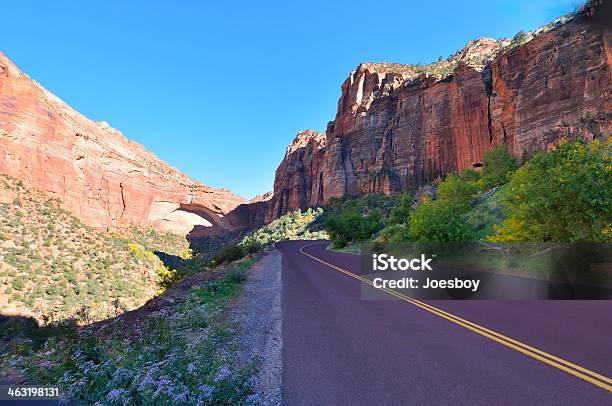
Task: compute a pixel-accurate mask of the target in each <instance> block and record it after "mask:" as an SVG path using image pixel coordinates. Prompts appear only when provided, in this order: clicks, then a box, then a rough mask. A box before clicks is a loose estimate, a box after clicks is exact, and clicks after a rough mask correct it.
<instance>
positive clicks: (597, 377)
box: [299, 243, 612, 392]
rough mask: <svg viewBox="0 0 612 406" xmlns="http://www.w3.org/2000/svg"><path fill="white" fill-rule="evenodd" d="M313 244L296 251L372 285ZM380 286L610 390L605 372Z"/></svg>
mask: <svg viewBox="0 0 612 406" xmlns="http://www.w3.org/2000/svg"><path fill="white" fill-rule="evenodd" d="M314 244H316V243H312V244H307V245H304V246H302V247H301V248H300V250H299V251H300V253H301V254H303V255H306V256H307V257H310V258H312V259H314V260H315V261H318V262H320V263H322V264H323V265H326V266H328V267H330V268H332V269H334V270H336V271H339V272H342V273H343V274H345V275H347V276H350V277H352V278H354V279H357V280H359V281H361V282H364V283H366V284H368V285H370V286H374V284H373V283H372V282H371V281H370V280H368V279H366V278H364V277H362V276H360V275H357V274H354V273H352V272H349V271H347V270H346V269H343V268H340V267H339V266H336V265H333V264H330V263H329V262H326V261H324V260H322V259H321V258H318V257H316V256H314V255H311V254H309V253H307V252H304V248H306V247H309V246H311V245H314ZM379 289H381V290H383V291H385V292H386V293H387V294H389V295H391V296H394V297H397V298H398V299H400V300H403V301H405V302H408V303H410V304H412V305H414V306H417V307H419V308H421V309H423V310H426V311H428V312H430V313H433V314H435V315H436V316H438V317H441V318H443V319H446V320H448V321H450V322H452V323H455V324H457V325H459V326H461V327H464V328H466V329H468V330H470V331H473V332H475V333H477V334H480V335H481V336H484V337H487V338H489V339H491V340H493V341H495V342H497V343H499V344H502V345H504V346H506V347H509V348H512V349H513V350H516V351H518V352H520V353H522V354H525V355H527V356H529V357H532V358H535V359H537V360H539V361H542V362H544V363H546V364H548V365H551V366H553V367H555V368H558V369H560V370H562V371H564V372H567V373H568V374H571V375H574V376H576V377H578V378H580V379H583V380H585V381H587V382H589V383H591V384H593V385H596V386H598V387H600V388H603V389H605V390H607V391H609V392H612V379H610V378H608V377H607V376H604V375H601V374H598V373H596V372H593V371H591V370H589V369H586V368H584V367H581V366H580V365H576V364H574V363H572V362H569V361H567V360H564V359H562V358H559V357H557V356H555V355H552V354H549V353H547V352H545V351H542V350H539V349H537V348H534V347H532V346H530V345H527V344H525V343H522V342H520V341H517V340H515V339H513V338H510V337H507V336H505V335H503V334H501V333H498V332H496V331H494V330H490V329H488V328H486V327H483V326H481V325H479V324H476V323H472V322H471V321H469V320H465V319H463V318H461V317H459V316H456V315H454V314H452V313H448V312H446V311H444V310H442V309H439V308H437V307H434V306H432V305H430V304H427V303H425V302H421V301H420V300H416V299H414V298H411V297H409V296H406V295H404V294H402V293H399V292H396V291H395V290H393V289H388V288H379Z"/></svg>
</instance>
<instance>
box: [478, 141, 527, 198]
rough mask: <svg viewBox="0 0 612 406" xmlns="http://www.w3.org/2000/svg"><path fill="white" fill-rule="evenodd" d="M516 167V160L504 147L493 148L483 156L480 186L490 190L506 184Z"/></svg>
mask: <svg viewBox="0 0 612 406" xmlns="http://www.w3.org/2000/svg"><path fill="white" fill-rule="evenodd" d="M517 167H518V165H517V162H516V159H515V158H514V157H513V156H512V154H510V152H508V148H506V146H505V145H500V146H498V147H495V148H493V149H492V150H490V151H488V152H487V153H485V155H484V166H483V168H482V185H483V186H484V187H486V188H492V187H493V186H497V185H501V184H504V183H506V182H508V181H509V180H510V177H511V176H512V173H513V172H514V171H515V170H516V169H517Z"/></svg>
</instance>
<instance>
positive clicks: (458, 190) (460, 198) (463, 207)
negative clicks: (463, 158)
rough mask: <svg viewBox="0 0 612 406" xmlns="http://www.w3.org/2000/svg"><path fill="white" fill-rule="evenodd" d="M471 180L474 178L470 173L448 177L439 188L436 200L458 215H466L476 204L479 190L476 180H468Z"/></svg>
mask: <svg viewBox="0 0 612 406" xmlns="http://www.w3.org/2000/svg"><path fill="white" fill-rule="evenodd" d="M470 178H473V175H472V174H471V173H470V172H465V173H464V172H461V174H450V175H448V176H447V177H446V179H445V180H444V182H442V183H440V185H439V186H438V194H437V196H436V200H437V201H443V202H446V203H447V204H448V205H450V206H452V207H454V208H455V209H456V210H457V212H458V213H465V212H466V211H467V210H469V209H470V207H471V206H472V203H474V200H475V199H476V193H477V192H478V190H479V188H478V185H477V184H476V182H475V181H474V180H466V179H470Z"/></svg>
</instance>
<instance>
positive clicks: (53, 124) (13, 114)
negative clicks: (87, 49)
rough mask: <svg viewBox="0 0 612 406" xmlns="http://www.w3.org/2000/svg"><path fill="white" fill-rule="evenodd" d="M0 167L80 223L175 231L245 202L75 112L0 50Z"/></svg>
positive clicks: (215, 220) (211, 221)
mask: <svg viewBox="0 0 612 406" xmlns="http://www.w3.org/2000/svg"><path fill="white" fill-rule="evenodd" d="M0 172H1V173H4V174H7V175H10V176H12V177H14V178H17V179H19V180H22V181H24V182H25V183H27V184H28V185H30V186H32V187H34V188H36V189H39V190H42V191H45V192H47V193H48V194H49V195H50V196H52V197H55V198H57V199H59V200H60V201H61V203H62V205H63V206H64V208H66V209H67V210H69V211H71V212H72V213H74V214H75V215H76V216H77V217H79V218H80V219H81V220H82V221H83V222H84V223H86V224H89V225H92V226H96V227H106V228H116V227H122V226H126V225H136V226H146V227H155V228H157V229H161V230H168V231H174V232H180V233H187V232H189V231H191V229H192V228H193V227H194V226H196V225H197V226H201V227H202V228H204V229H205V230H208V232H212V233H216V232H220V231H223V230H224V229H226V228H228V227H230V225H228V224H227V222H226V220H225V219H224V215H225V214H227V213H228V212H230V211H231V210H232V209H233V208H235V207H236V206H237V205H239V204H242V203H245V200H244V199H242V198H240V197H238V196H236V195H234V194H233V193H231V192H230V191H228V190H225V189H214V188H211V187H208V186H206V185H203V184H202V183H200V182H197V181H194V180H193V179H190V178H189V177H187V176H186V175H185V174H183V173H181V172H179V171H178V170H177V169H175V168H173V167H171V166H169V165H168V164H166V163H165V162H163V161H161V160H160V159H159V158H157V157H156V156H155V155H154V154H152V153H151V152H149V151H147V150H146V149H145V148H144V147H143V146H141V145H139V144H137V143H135V142H133V141H130V140H128V139H127V138H125V137H124V136H123V135H122V134H121V133H120V132H119V131H117V130H116V129H114V128H112V127H110V126H109V125H108V124H107V123H105V122H94V121H91V120H89V119H87V118H86V117H84V116H83V115H81V114H79V113H78V112H76V111H75V110H73V109H72V108H70V107H69V106H68V105H66V104H65V103H64V102H62V101H61V100H60V99H58V98H57V97H56V96H54V95H53V94H51V93H50V92H49V91H47V90H46V89H44V88H43V87H42V86H41V85H40V84H38V83H37V82H35V81H33V80H32V79H30V78H29V77H28V76H27V75H26V74H24V73H23V72H21V71H20V70H19V69H18V68H17V67H16V66H15V65H14V64H13V63H12V62H11V61H10V60H9V59H8V58H7V57H6V56H4V55H3V54H1V53H0Z"/></svg>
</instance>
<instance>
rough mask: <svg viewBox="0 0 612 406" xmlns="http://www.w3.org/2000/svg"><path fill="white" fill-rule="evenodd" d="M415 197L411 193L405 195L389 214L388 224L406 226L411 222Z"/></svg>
mask: <svg viewBox="0 0 612 406" xmlns="http://www.w3.org/2000/svg"><path fill="white" fill-rule="evenodd" d="M413 200H414V196H413V195H412V194H411V193H408V192H406V193H403V194H402V196H401V197H400V199H399V202H398V204H397V205H396V206H394V207H393V208H392V209H391V211H390V212H389V218H388V220H387V224H406V223H408V221H409V220H410V211H411V210H412V209H411V207H412V202H413Z"/></svg>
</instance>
